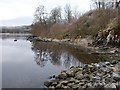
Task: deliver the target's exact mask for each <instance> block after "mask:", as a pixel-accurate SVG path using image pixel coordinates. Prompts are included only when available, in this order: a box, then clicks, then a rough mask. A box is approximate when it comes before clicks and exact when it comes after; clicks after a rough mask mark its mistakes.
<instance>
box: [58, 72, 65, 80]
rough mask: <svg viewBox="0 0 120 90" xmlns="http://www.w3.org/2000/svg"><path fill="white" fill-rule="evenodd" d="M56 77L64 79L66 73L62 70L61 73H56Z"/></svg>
mask: <svg viewBox="0 0 120 90" xmlns="http://www.w3.org/2000/svg"><path fill="white" fill-rule="evenodd" d="M58 78H59V79H65V78H67V73H65V72H62V73H61V74H59V75H58Z"/></svg>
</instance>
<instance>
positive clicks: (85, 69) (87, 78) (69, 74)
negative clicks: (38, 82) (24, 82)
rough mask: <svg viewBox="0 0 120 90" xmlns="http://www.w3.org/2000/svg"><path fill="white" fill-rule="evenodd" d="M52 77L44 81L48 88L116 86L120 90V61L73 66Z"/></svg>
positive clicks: (100, 87)
mask: <svg viewBox="0 0 120 90" xmlns="http://www.w3.org/2000/svg"><path fill="white" fill-rule="evenodd" d="M51 78H52V80H49V81H46V82H45V83H44V85H45V86H46V87H47V88H48V89H51V88H53V89H57V88H58V89H59V88H60V89H61V88H62V89H65V88H68V89H70V88H72V89H81V88H99V89H102V88H107V89H108V88H114V89H116V90H119V89H120V62H119V61H111V62H108V61H107V62H99V63H94V64H93V63H92V64H85V65H83V66H82V67H80V66H78V67H74V66H72V67H71V68H70V69H68V70H63V71H61V72H60V74H59V75H53V76H52V77H51Z"/></svg>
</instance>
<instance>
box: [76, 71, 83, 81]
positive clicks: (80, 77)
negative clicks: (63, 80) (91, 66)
mask: <svg viewBox="0 0 120 90" xmlns="http://www.w3.org/2000/svg"><path fill="white" fill-rule="evenodd" d="M83 78H84V75H83V74H82V73H81V72H77V73H76V74H75V79H78V80H81V79H83Z"/></svg>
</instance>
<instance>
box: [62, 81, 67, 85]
mask: <svg viewBox="0 0 120 90" xmlns="http://www.w3.org/2000/svg"><path fill="white" fill-rule="evenodd" d="M60 83H61V84H63V85H67V84H68V81H67V80H64V81H61V82H60Z"/></svg>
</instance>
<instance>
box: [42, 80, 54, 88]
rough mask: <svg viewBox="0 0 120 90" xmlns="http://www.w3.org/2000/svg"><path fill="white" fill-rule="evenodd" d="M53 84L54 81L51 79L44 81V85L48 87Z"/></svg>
mask: <svg viewBox="0 0 120 90" xmlns="http://www.w3.org/2000/svg"><path fill="white" fill-rule="evenodd" d="M51 84H52V82H51V81H46V82H44V85H45V86H46V87H49V86H51Z"/></svg>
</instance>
